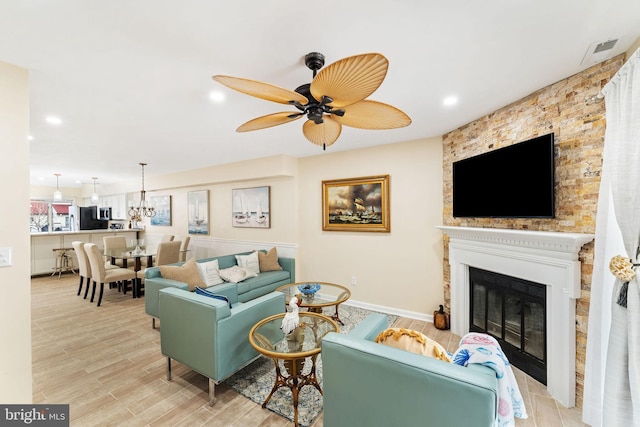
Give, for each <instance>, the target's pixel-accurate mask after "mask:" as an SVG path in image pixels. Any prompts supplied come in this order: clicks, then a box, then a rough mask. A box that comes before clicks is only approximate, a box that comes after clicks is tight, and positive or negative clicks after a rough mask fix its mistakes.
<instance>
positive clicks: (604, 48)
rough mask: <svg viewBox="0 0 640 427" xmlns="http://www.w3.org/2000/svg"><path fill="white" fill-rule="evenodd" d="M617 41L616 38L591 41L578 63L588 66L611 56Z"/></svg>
mask: <svg viewBox="0 0 640 427" xmlns="http://www.w3.org/2000/svg"><path fill="white" fill-rule="evenodd" d="M617 42H618V38H612V39H609V40H606V41H600V42H593V43H591V44H590V45H589V48H588V49H587V52H586V53H585V54H584V58H582V62H581V63H580V65H585V66H587V67H590V66H592V65H595V64H598V63H600V62H602V61H606V60H607V59H611V58H613V53H614V52H613V47H614V46H615V45H616V43H617Z"/></svg>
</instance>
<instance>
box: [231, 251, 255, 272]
mask: <svg viewBox="0 0 640 427" xmlns="http://www.w3.org/2000/svg"><path fill="white" fill-rule="evenodd" d="M236 261H237V262H238V265H239V266H240V267H242V268H244V269H245V270H249V271H251V272H253V273H256V275H257V274H259V273H260V264H259V262H258V252H255V251H254V252H251V253H250V254H249V255H236Z"/></svg>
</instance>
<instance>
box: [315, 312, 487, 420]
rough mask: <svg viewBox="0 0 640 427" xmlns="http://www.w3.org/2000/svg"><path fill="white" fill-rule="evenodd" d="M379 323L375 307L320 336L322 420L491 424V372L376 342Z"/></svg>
mask: <svg viewBox="0 0 640 427" xmlns="http://www.w3.org/2000/svg"><path fill="white" fill-rule="evenodd" d="M386 328H387V317H386V316H384V315H382V314H377V313H376V314H371V315H369V316H368V317H367V318H365V319H364V320H363V321H362V322H361V323H359V324H358V325H357V326H356V327H355V328H354V329H353V330H352V331H351V332H350V333H348V334H339V333H333V332H332V333H329V334H327V335H326V336H325V337H324V338H323V340H322V375H323V389H324V397H323V398H324V403H323V417H324V425H326V426H331V427H343V426H344V427H346V426H349V427H358V426H362V427H365V426H395V425H397V426H403V427H413V426H416V427H417V426H421V427H422V426H438V427H459V426H474V427H494V424H495V420H496V416H497V401H498V381H497V379H496V374H495V371H493V370H492V369H490V368H487V367H486V366H480V365H471V366H469V367H463V366H459V365H454V364H451V363H447V362H443V361H441V360H438V359H434V358H430V357H427V356H423V355H419V354H414V353H410V352H408V351H404V350H400V349H397V348H392V347H388V346H385V345H382V344H378V343H375V342H374V339H375V337H376V336H377V335H378V334H379V333H380V332H382V331H383V330H385V329H386Z"/></svg>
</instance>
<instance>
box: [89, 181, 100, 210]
mask: <svg viewBox="0 0 640 427" xmlns="http://www.w3.org/2000/svg"><path fill="white" fill-rule="evenodd" d="M91 179H92V180H93V193H91V203H95V204H96V205H97V204H98V202H99V201H100V196H98V192H97V191H96V179H98V177H96V176H94V177H92V178H91Z"/></svg>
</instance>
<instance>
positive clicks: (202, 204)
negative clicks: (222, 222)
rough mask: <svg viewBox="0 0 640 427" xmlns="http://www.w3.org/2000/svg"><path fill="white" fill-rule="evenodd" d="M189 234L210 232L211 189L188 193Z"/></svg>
mask: <svg viewBox="0 0 640 427" xmlns="http://www.w3.org/2000/svg"><path fill="white" fill-rule="evenodd" d="M187 205H188V221H189V234H209V190H199V191H189V192H188V193H187Z"/></svg>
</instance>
